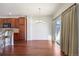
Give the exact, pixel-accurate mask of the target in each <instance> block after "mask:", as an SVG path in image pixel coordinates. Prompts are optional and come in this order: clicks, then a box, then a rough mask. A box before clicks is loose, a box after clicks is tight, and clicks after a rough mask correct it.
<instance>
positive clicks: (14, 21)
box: [0, 17, 26, 41]
mask: <svg viewBox="0 0 79 59" xmlns="http://www.w3.org/2000/svg"><path fill="white" fill-rule="evenodd" d="M3 23H11V28H18V29H19V33H14V41H18V40H25V26H26V19H25V17H19V18H0V28H2V25H3Z"/></svg>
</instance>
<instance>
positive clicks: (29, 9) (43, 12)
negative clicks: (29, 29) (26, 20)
mask: <svg viewBox="0 0 79 59" xmlns="http://www.w3.org/2000/svg"><path fill="white" fill-rule="evenodd" d="M63 5H64V3H63V4H61V3H0V16H8V15H10V16H35V17H38V16H39V10H38V8H40V16H53V15H54V14H55V13H56V12H57V11H58V10H59V9H60V8H61V7H62V6H63Z"/></svg>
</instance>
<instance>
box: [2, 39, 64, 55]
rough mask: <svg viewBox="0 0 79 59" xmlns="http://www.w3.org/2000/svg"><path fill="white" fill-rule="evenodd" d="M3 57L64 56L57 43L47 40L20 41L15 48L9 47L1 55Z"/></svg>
mask: <svg viewBox="0 0 79 59" xmlns="http://www.w3.org/2000/svg"><path fill="white" fill-rule="evenodd" d="M1 55H3V56H63V55H64V54H63V53H62V52H61V51H60V48H59V47H58V45H57V44H56V43H55V42H50V41H47V40H39V41H38V40H37V41H36V40H33V41H30V40H29V41H27V42H26V41H19V42H15V44H14V46H7V47H5V48H4V49H3V52H2V53H1Z"/></svg>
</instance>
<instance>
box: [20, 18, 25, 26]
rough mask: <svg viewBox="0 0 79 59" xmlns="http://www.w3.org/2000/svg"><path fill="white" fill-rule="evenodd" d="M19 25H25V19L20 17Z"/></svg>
mask: <svg viewBox="0 0 79 59" xmlns="http://www.w3.org/2000/svg"><path fill="white" fill-rule="evenodd" d="M19 24H20V25H23V24H25V17H20V18H19Z"/></svg>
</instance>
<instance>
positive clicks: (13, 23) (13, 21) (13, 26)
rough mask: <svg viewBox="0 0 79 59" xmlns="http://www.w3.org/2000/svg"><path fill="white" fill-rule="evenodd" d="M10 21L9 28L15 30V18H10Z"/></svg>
mask: <svg viewBox="0 0 79 59" xmlns="http://www.w3.org/2000/svg"><path fill="white" fill-rule="evenodd" d="M10 20H11V27H12V28H15V24H16V23H15V21H16V19H15V18H11V19H10Z"/></svg>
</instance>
